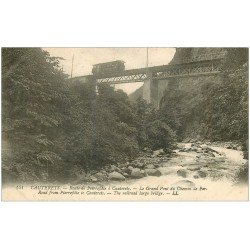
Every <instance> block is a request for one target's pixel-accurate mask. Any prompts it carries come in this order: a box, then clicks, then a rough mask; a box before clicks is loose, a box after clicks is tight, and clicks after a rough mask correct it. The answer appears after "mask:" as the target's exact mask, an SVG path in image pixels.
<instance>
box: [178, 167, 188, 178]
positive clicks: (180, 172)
mask: <svg viewBox="0 0 250 250" xmlns="http://www.w3.org/2000/svg"><path fill="white" fill-rule="evenodd" d="M177 175H179V176H181V177H183V178H186V177H187V172H186V170H184V169H179V170H177Z"/></svg>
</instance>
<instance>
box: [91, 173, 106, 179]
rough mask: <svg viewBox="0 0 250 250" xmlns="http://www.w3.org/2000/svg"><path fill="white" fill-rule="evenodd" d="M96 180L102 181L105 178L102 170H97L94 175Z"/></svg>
mask: <svg viewBox="0 0 250 250" xmlns="http://www.w3.org/2000/svg"><path fill="white" fill-rule="evenodd" d="M94 176H95V177H96V178H97V180H98V181H104V180H105V179H107V177H106V175H105V174H104V173H103V172H98V173H96V174H95V175H94Z"/></svg>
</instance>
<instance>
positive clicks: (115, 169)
mask: <svg viewBox="0 0 250 250" xmlns="http://www.w3.org/2000/svg"><path fill="white" fill-rule="evenodd" d="M110 171H111V172H120V171H121V169H120V168H118V167H116V166H115V165H111V166H110Z"/></svg>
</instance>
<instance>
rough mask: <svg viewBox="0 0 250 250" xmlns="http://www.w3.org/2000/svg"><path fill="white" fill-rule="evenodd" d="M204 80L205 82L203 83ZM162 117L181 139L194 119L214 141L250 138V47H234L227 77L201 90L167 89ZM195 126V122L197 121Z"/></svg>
mask: <svg viewBox="0 0 250 250" xmlns="http://www.w3.org/2000/svg"><path fill="white" fill-rule="evenodd" d="M201 84H202V83H201ZM160 113H161V117H162V119H164V121H166V122H168V123H169V124H171V128H172V129H174V130H175V131H176V132H177V135H178V138H179V139H180V140H182V139H184V138H185V136H187V135H186V134H185V132H186V126H187V124H189V123H190V121H192V120H194V118H195V121H196V122H197V121H198V122H199V124H200V131H194V132H195V133H196V134H200V135H202V138H201V139H208V140H211V141H230V140H241V141H242V143H243V145H246V141H247V138H248V49H245V48H242V49H240V48H231V49H227V54H226V57H225V59H224V62H223V80H222V81H221V82H213V81H211V82H208V83H204V84H203V85H202V89H201V91H199V90H196V89H195V88H194V89H192V91H191V89H188V90H185V89H176V90H173V89H171V91H166V92H165V95H164V97H163V100H162V104H161V109H160ZM193 128H195V124H194V125H193Z"/></svg>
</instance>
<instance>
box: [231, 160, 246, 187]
mask: <svg viewBox="0 0 250 250" xmlns="http://www.w3.org/2000/svg"><path fill="white" fill-rule="evenodd" d="M248 177H249V165H248V162H246V163H245V164H244V165H242V166H241V167H240V168H239V170H238V171H237V172H236V174H235V177H234V181H235V182H236V183H239V184H247V183H248Z"/></svg>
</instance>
